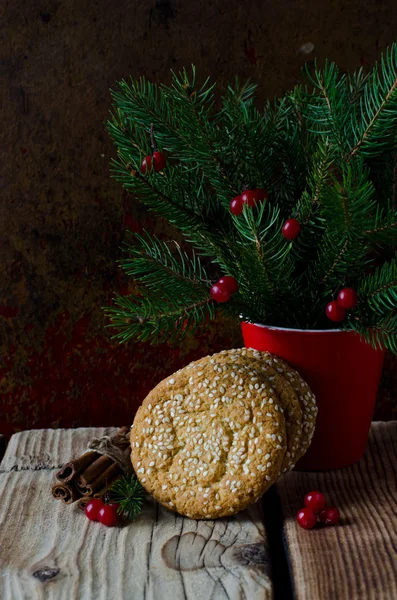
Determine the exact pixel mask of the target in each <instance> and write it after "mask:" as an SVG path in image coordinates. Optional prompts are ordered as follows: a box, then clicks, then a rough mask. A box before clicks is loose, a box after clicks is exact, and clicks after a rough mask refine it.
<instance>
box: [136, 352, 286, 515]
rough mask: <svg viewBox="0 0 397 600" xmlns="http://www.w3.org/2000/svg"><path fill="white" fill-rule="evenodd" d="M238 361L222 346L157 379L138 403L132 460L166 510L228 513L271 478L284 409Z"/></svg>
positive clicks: (279, 453) (280, 449) (282, 442)
mask: <svg viewBox="0 0 397 600" xmlns="http://www.w3.org/2000/svg"><path fill="white" fill-rule="evenodd" d="M244 366H246V365H242V366H240V365H239V364H238V361H237V362H236V361H233V360H231V359H230V356H229V355H228V354H226V355H221V354H216V355H213V356H211V357H206V358H205V359H201V360H200V361H196V362H194V363H191V364H190V365H188V366H187V367H185V368H184V369H181V370H180V371H178V372H177V373H175V374H174V375H173V376H171V377H169V378H167V379H165V380H164V381H162V382H161V383H160V384H158V385H157V386H156V387H155V388H154V389H153V390H152V391H151V392H150V394H149V395H148V396H147V398H146V399H145V400H144V402H143V404H142V406H141V407H140V408H139V410H138V412H137V415H136V417H135V420H134V425H133V427H132V429H131V448H132V452H131V460H132V464H133V466H134V469H135V472H136V474H137V477H138V478H139V480H140V481H141V483H142V485H143V486H144V487H145V489H146V490H147V491H148V492H149V493H150V494H152V495H153V496H154V497H155V498H156V499H157V500H158V501H159V502H161V503H162V504H164V505H165V506H167V507H168V508H170V509H171V510H175V511H177V512H179V513H180V514H182V515H185V516H188V517H191V518H196V519H212V518H217V517H223V516H228V515H232V514H235V513H236V512H238V511H240V510H242V509H244V508H245V507H246V506H248V505H249V504H251V503H252V502H255V501H256V500H257V499H258V498H259V497H260V496H262V494H263V493H264V492H265V491H266V490H267V489H268V488H269V487H270V486H271V485H272V484H273V483H274V481H275V480H276V479H277V477H278V475H279V472H280V468H281V466H282V464H283V461H284V458H285V453H286V430H285V419H284V414H283V409H282V408H281V406H280V405H279V404H278V400H277V395H276V394H275V393H274V392H273V390H272V389H271V388H270V386H269V383H268V379H267V377H266V376H265V375H264V374H263V373H262V372H261V371H260V370H259V369H255V368H254V367H253V368H252V369H250V370H246V369H244V368H243V367H244ZM250 386H252V389H251V388H250Z"/></svg>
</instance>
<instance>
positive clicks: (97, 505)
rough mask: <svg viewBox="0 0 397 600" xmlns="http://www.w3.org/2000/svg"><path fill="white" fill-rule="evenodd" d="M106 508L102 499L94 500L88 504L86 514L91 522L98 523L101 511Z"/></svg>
mask: <svg viewBox="0 0 397 600" xmlns="http://www.w3.org/2000/svg"><path fill="white" fill-rule="evenodd" d="M103 506H104V503H103V502H102V500H100V498H93V499H92V500H90V501H89V502H88V504H87V506H86V507H85V509H84V514H85V516H86V517H88V518H89V520H90V521H98V519H99V511H100V510H101V508H102V507H103Z"/></svg>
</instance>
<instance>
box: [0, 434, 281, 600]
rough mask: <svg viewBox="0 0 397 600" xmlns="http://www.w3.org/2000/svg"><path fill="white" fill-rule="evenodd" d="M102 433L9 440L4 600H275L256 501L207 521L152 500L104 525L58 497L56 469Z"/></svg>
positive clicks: (0, 579)
mask: <svg viewBox="0 0 397 600" xmlns="http://www.w3.org/2000/svg"><path fill="white" fill-rule="evenodd" d="M103 432H104V430H98V429H97V430H92V429H80V430H75V431H71V430H67V431H64V432H63V433H62V432H61V433H60V434H56V433H55V432H52V431H51V432H49V434H48V437H47V436H46V434H45V433H43V432H24V434H23V435H22V434H18V436H17V439H16V440H15V439H13V438H12V439H11V441H10V445H9V446H11V449H12V453H11V451H10V448H8V449H7V453H6V456H5V458H4V461H3V463H2V464H1V469H2V472H1V473H0V548H1V552H0V598H1V599H2V600H20V599H21V600H25V599H26V600H27V599H28V598H29V599H40V600H43V599H44V600H74V599H75V600H91V599H95V600H100V599H102V600H108V598H114V599H115V600H116V599H117V600H122V599H128V600H129V599H131V598H137V599H138V598H139V600H141V599H142V600H143V599H146V598H147V599H153V600H158V599H159V598H163V599H164V600H167V599H172V600H179V599H185V598H188V599H190V598H191V599H192V600H193V599H194V600H207V599H209V598H213V599H233V600H238V599H242V598H249V599H253V600H259V599H260V600H263V599H270V598H271V597H272V584H271V581H270V578H269V564H268V558H267V548H266V537H265V532H264V526H263V521H262V514H261V507H260V505H255V506H253V507H251V509H250V510H248V511H245V512H243V513H241V514H239V515H237V516H236V517H234V518H230V519H223V520H219V521H205V522H204V521H194V520H191V519H184V518H182V517H179V516H177V515H175V514H173V513H171V512H170V511H168V510H167V509H165V508H163V507H161V506H159V505H158V504H157V503H156V502H154V501H151V502H149V503H148V504H147V505H146V506H145V509H144V511H143V513H142V514H141V515H140V517H139V518H138V519H137V521H136V522H134V523H132V524H129V525H128V526H125V527H122V528H114V529H107V528H105V527H104V526H102V525H100V524H97V523H91V522H90V521H88V520H87V519H86V518H85V517H84V515H83V514H82V513H81V512H80V511H79V510H78V509H77V508H75V507H74V506H65V505H64V504H62V503H61V502H57V501H55V500H53V498H52V497H51V494H50V484H51V481H52V478H53V476H54V469H55V467H58V465H59V464H60V463H61V462H63V461H64V460H66V459H68V458H69V457H70V455H71V454H73V453H76V454H78V453H79V452H81V450H82V449H84V448H85V446H86V444H87V441H88V439H89V438H90V437H92V436H93V435H94V436H98V435H102V434H103ZM28 433H30V436H29V435H28ZM35 437H36V438H37V439H36V440H34V439H30V438H35ZM64 439H65V440H66V447H67V448H66V449H65V448H64V447H63V440H64ZM11 444H12V445H11ZM71 448H72V449H73V452H71ZM74 451H75V452H74ZM28 457H31V462H30V466H29V460H28ZM5 467H7V468H5ZM18 468H21V469H22V470H17V469H18Z"/></svg>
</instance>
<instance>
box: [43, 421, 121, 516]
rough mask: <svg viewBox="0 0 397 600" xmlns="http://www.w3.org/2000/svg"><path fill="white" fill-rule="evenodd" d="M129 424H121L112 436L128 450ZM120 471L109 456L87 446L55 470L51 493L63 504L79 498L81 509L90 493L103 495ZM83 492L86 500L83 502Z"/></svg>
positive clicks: (115, 442) (113, 439)
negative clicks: (55, 478)
mask: <svg viewBox="0 0 397 600" xmlns="http://www.w3.org/2000/svg"><path fill="white" fill-rule="evenodd" d="M129 433H130V429H129V427H121V428H120V429H119V430H118V431H117V432H116V433H115V434H114V435H113V436H112V438H111V439H112V443H113V445H115V446H118V447H119V448H120V449H121V450H122V451H124V452H128V448H129V446H130V440H129ZM121 474H122V469H121V467H120V466H119V465H118V464H117V463H115V462H114V461H113V460H112V459H111V458H109V457H108V456H105V455H101V454H100V453H99V452H96V451H95V450H90V451H89V452H86V453H85V454H83V455H82V456H80V457H78V458H76V459H74V460H71V461H69V462H67V463H65V464H64V465H63V467H62V468H61V469H60V470H59V471H58V472H57V473H56V477H57V479H58V482H57V483H55V484H54V485H53V486H52V495H53V496H54V498H56V499H60V500H62V501H63V502H65V503H66V504H70V503H72V502H75V501H76V500H79V499H80V500H81V506H80V504H79V508H82V507H83V509H84V507H85V505H86V504H87V502H88V501H89V498H90V497H93V496H94V497H103V496H104V495H105V494H106V491H107V489H108V487H109V486H110V485H111V484H112V483H113V482H114V481H115V480H116V479H118V478H119V477H120V476H121ZM81 496H83V497H84V498H86V501H84V502H83V498H82V497H81Z"/></svg>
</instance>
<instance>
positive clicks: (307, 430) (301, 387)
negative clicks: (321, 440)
mask: <svg viewBox="0 0 397 600" xmlns="http://www.w3.org/2000/svg"><path fill="white" fill-rule="evenodd" d="M263 354H267V357H266V359H265V360H266V362H267V364H268V365H270V366H273V367H274V368H275V369H276V371H278V372H279V373H282V374H285V375H286V376H287V377H288V378H289V381H290V383H291V386H292V388H293V390H294V391H295V392H296V393H297V395H298V398H299V402H300V405H301V408H302V416H303V421H302V429H303V434H302V441H301V450H300V452H299V453H298V456H297V460H298V459H299V458H301V457H302V456H303V455H304V454H305V452H306V450H307V449H308V448H309V446H310V444H311V441H312V438H313V435H314V429H315V426H316V417H317V412H318V408H317V404H316V398H315V396H314V394H313V392H312V391H311V389H310V388H309V386H308V385H307V383H306V381H304V379H302V377H301V376H300V375H299V373H298V372H297V371H295V369H293V368H292V367H290V366H289V365H288V364H287V363H286V362H284V361H283V360H281V358H278V357H275V356H273V355H272V354H269V353H268V352H266V353H263Z"/></svg>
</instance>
